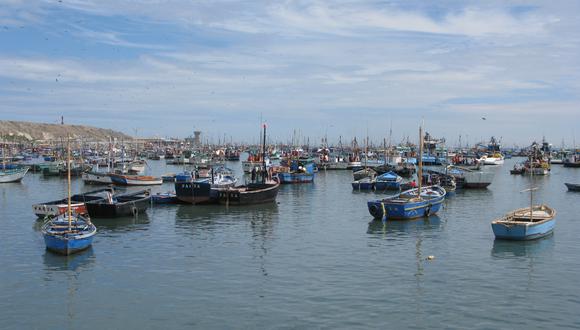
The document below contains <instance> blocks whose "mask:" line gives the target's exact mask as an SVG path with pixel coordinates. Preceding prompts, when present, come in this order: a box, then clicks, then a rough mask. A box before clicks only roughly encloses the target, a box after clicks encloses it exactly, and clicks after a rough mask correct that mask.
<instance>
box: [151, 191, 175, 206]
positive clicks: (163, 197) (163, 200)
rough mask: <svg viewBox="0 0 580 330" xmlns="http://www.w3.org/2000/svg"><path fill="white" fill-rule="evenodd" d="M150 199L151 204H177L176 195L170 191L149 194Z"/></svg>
mask: <svg viewBox="0 0 580 330" xmlns="http://www.w3.org/2000/svg"><path fill="white" fill-rule="evenodd" d="M151 200H152V201H153V204H177V203H179V199H178V198H177V195H176V194H175V193H172V192H166V193H157V194H155V195H151Z"/></svg>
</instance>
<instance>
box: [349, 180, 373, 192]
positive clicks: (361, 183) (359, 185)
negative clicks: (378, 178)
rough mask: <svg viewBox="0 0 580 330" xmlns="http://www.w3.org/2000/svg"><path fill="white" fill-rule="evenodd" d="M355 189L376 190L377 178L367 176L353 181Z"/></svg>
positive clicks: (352, 184)
mask: <svg viewBox="0 0 580 330" xmlns="http://www.w3.org/2000/svg"><path fill="white" fill-rule="evenodd" d="M351 186H352V189H353V190H359V191H360V190H374V189H375V179H373V178H370V177H365V178H362V179H360V180H355V181H353V182H352V183H351Z"/></svg>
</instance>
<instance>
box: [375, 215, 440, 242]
mask: <svg viewBox="0 0 580 330" xmlns="http://www.w3.org/2000/svg"><path fill="white" fill-rule="evenodd" d="M440 227H441V218H440V217H439V216H437V215H432V216H430V217H428V218H419V219H414V220H397V221H381V220H376V219H374V220H373V221H371V222H369V226H368V229H367V234H374V235H381V236H385V237H386V236H409V233H414V232H418V231H434V230H438V229H440Z"/></svg>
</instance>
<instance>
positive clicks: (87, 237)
mask: <svg viewBox="0 0 580 330" xmlns="http://www.w3.org/2000/svg"><path fill="white" fill-rule="evenodd" d="M41 231H42V235H43V237H44V243H45V244H46V249H47V250H49V251H52V252H55V253H58V254H63V255H70V254H73V253H77V252H80V251H83V250H85V249H87V248H88V247H89V246H91V244H92V243H93V237H94V236H95V234H96V233H97V227H96V226H95V225H94V224H93V223H92V222H91V221H90V219H89V218H87V217H85V216H82V215H79V214H73V215H69V216H60V217H57V218H53V219H50V220H49V221H47V222H46V224H44V225H43V226H42V229H41Z"/></svg>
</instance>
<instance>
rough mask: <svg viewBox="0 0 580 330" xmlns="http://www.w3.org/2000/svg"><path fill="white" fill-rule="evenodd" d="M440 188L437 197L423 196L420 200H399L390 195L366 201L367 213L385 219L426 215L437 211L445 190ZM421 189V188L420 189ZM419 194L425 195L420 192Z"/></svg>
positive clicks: (404, 218)
mask: <svg viewBox="0 0 580 330" xmlns="http://www.w3.org/2000/svg"><path fill="white" fill-rule="evenodd" d="M438 189H440V191H441V192H440V195H437V197H433V198H428V197H424V198H423V199H421V200H416V201H408V202H401V201H400V200H399V199H398V198H397V197H398V196H400V195H397V196H394V197H391V198H387V199H383V200H375V201H369V202H367V207H368V210H369V213H370V214H371V215H372V216H373V217H374V218H375V219H386V220H409V219H415V218H421V217H428V216H430V215H433V214H435V213H437V212H438V211H439V210H440V209H441V205H442V204H443V201H444V200H445V195H446V192H445V190H444V189H443V188H438ZM422 191H423V190H422ZM421 196H422V197H423V196H425V195H424V194H423V193H421Z"/></svg>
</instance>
